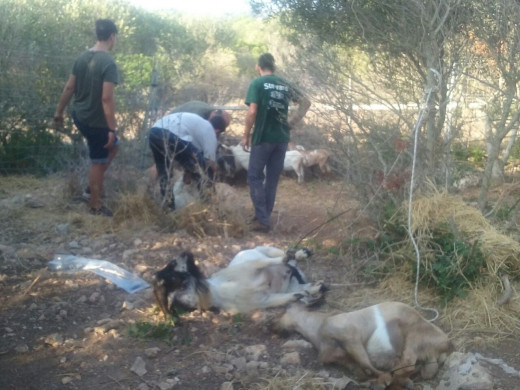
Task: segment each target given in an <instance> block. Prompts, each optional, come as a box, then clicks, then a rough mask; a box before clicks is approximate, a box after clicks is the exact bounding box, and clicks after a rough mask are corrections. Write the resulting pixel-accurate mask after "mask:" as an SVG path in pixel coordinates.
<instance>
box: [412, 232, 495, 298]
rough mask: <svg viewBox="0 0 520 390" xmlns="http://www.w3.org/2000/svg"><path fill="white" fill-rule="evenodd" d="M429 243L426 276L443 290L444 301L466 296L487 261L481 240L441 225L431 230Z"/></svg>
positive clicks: (423, 271)
mask: <svg viewBox="0 0 520 390" xmlns="http://www.w3.org/2000/svg"><path fill="white" fill-rule="evenodd" d="M425 245H426V248H425V249H426V251H425V252H427V253H428V254H429V256H428V259H425V258H423V260H422V262H421V269H420V274H421V276H422V280H423V281H425V282H426V283H427V284H428V285H429V286H432V287H434V288H435V289H436V290H437V291H438V292H439V293H440V294H441V299H442V301H443V302H444V303H447V302H449V301H451V300H452V299H453V298H455V297H465V296H466V295H467V292H468V290H469V289H470V288H471V286H472V284H473V283H474V282H476V281H477V279H478V278H479V276H480V275H482V274H483V273H482V269H483V268H484V267H485V264H486V261H485V254H484V253H483V251H482V249H481V245H480V243H479V242H478V241H474V242H469V241H468V240H467V238H466V237H464V235H463V234H461V233H456V234H455V233H453V232H452V231H451V230H450V229H449V228H448V227H446V228H444V227H441V228H438V229H436V230H434V231H433V232H432V233H431V236H430V237H429V238H428V241H427V243H426V244H425ZM414 268H415V269H414V272H413V276H414V277H415V273H416V267H414Z"/></svg>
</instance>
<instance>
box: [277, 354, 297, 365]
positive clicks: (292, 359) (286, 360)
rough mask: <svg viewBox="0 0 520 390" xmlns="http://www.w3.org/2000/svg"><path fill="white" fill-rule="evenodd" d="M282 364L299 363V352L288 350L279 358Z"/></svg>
mask: <svg viewBox="0 0 520 390" xmlns="http://www.w3.org/2000/svg"><path fill="white" fill-rule="evenodd" d="M280 363H282V364H291V365H298V364H300V354H299V353H298V352H296V351H295V352H288V353H286V354H284V355H283V356H282V358H281V359H280Z"/></svg>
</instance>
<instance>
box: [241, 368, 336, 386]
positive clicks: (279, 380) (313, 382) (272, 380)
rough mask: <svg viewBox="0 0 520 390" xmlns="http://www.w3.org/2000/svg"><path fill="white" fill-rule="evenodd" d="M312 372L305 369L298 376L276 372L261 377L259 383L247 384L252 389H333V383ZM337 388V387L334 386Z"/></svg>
mask: <svg viewBox="0 0 520 390" xmlns="http://www.w3.org/2000/svg"><path fill="white" fill-rule="evenodd" d="M311 375H312V373H310V372H308V371H305V372H304V373H302V374H301V375H298V376H290V375H284V374H280V373H279V374H277V375H275V376H269V377H263V378H261V379H260V382H259V383H253V384H250V385H249V388H250V389H254V390H279V389H287V390H289V389H290V390H293V389H309V390H311V389H312V390H325V389H333V388H334V384H333V382H331V381H327V380H326V379H324V378H318V377H312V376H311ZM336 388H338V387H336Z"/></svg>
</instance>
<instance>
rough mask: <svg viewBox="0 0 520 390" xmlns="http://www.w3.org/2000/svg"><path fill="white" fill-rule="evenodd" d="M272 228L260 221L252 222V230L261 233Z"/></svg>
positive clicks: (267, 231)
mask: <svg viewBox="0 0 520 390" xmlns="http://www.w3.org/2000/svg"><path fill="white" fill-rule="evenodd" d="M270 229H271V228H270V227H269V226H268V225H264V224H263V223H261V222H260V221H255V222H253V223H252V224H251V230H252V231H254V232H259V233H269V230H270Z"/></svg>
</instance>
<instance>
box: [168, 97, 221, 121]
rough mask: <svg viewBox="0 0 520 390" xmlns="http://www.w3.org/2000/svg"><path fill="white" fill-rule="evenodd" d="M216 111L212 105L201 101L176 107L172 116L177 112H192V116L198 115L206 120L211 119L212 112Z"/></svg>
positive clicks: (192, 101) (193, 101)
mask: <svg viewBox="0 0 520 390" xmlns="http://www.w3.org/2000/svg"><path fill="white" fill-rule="evenodd" d="M214 110H215V108H214V107H213V106H212V105H211V104H208V103H206V102H203V101H200V100H191V101H189V102H186V103H184V104H181V105H180V106H177V107H175V108H174V109H173V110H172V111H171V112H170V114H175V113H177V112H190V113H192V114H197V115H198V116H200V117H202V118H204V119H209V116H210V114H211V112H212V111H214Z"/></svg>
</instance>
